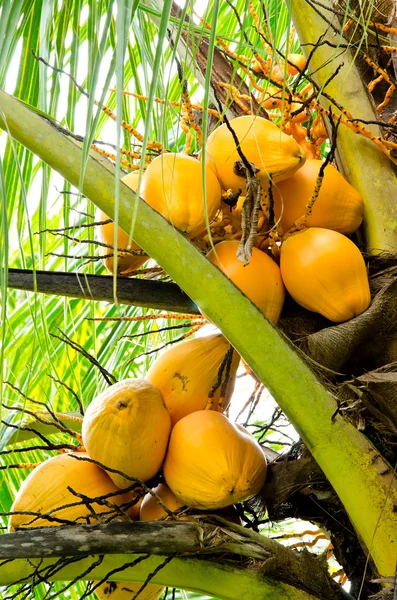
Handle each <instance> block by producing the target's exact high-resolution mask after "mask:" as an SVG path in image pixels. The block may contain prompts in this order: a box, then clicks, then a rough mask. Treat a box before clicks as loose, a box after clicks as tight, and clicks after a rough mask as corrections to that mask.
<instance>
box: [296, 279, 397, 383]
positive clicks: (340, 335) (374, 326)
mask: <svg viewBox="0 0 397 600" xmlns="http://www.w3.org/2000/svg"><path fill="white" fill-rule="evenodd" d="M376 336H380V337H383V338H387V340H388V341H389V342H390V343H391V345H390V343H389V344H387V346H388V348H389V354H388V359H389V360H390V358H391V359H392V361H394V360H397V353H396V355H395V356H394V343H395V341H396V336H397V278H396V279H394V278H393V279H392V281H391V282H390V279H389V283H388V284H386V285H385V286H384V287H383V288H382V289H381V290H380V291H379V292H378V293H377V294H376V296H375V298H374V300H373V302H372V304H371V306H370V308H369V309H368V310H366V311H365V312H364V313H363V314H362V315H359V316H358V317H356V318H355V319H351V320H350V321H347V322H346V323H341V324H340V325H334V326H332V327H327V328H324V329H322V330H320V331H318V332H316V333H313V334H311V335H309V336H307V337H306V339H304V340H302V342H301V343H300V344H299V347H300V349H301V350H303V351H304V352H305V354H307V355H308V356H310V357H311V358H312V359H313V360H314V361H316V362H317V363H319V364H320V365H323V366H324V367H326V368H327V369H332V370H333V371H339V372H340V371H341V370H342V368H343V365H345V363H346V362H347V361H348V360H349V359H350V357H351V356H352V355H353V353H355V352H357V350H358V349H360V350H362V349H363V347H364V346H365V345H366V344H368V343H370V344H373V342H374V339H375V338H376ZM383 344H384V341H382V347H383ZM395 349H396V350H397V348H395ZM390 352H391V353H392V355H391V356H390ZM385 362H386V361H384V363H383V364H385Z"/></svg>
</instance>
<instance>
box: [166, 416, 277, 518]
mask: <svg viewBox="0 0 397 600" xmlns="http://www.w3.org/2000/svg"><path fill="white" fill-rule="evenodd" d="M164 477H165V480H166V482H167V484H168V486H169V487H170V488H171V490H172V491H173V492H174V494H175V496H176V497H177V498H178V499H179V500H181V501H182V502H183V503H184V504H186V505H187V506H189V507H191V508H198V509H201V510H206V509H217V508H222V507H224V506H229V505H231V504H235V503H237V502H242V501H243V500H247V499H248V498H251V497H252V496H255V495H256V494H257V493H258V492H259V491H260V490H261V489H262V486H263V484H264V482H265V479H266V458H265V455H264V453H263V452H262V449H261V447H260V446H259V444H258V443H257V441H256V440H255V438H254V437H253V436H252V435H251V434H250V433H248V431H246V430H245V429H244V428H243V427H241V426H237V425H235V424H234V423H232V422H231V421H229V419H227V417H225V416H224V415H222V414H221V413H219V412H214V411H210V410H201V411H197V412H194V413H191V414H190V415H188V416H187V417H184V418H183V419H181V420H180V421H178V423H177V424H176V425H175V427H174V428H173V430H172V433H171V437H170V443H169V446H168V451H167V456H166V459H165V462H164Z"/></svg>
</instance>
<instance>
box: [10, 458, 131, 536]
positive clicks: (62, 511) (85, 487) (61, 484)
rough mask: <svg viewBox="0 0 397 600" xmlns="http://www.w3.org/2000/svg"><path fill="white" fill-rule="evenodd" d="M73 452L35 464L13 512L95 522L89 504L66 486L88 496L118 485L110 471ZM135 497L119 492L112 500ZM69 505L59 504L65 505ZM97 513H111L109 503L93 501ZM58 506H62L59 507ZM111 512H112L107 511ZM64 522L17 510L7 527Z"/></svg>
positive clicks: (123, 501) (113, 488) (113, 490)
mask: <svg viewBox="0 0 397 600" xmlns="http://www.w3.org/2000/svg"><path fill="white" fill-rule="evenodd" d="M73 456H74V455H73V454H59V455H58V456H53V457H52V458H49V459H47V460H46V461H44V462H43V463H42V464H41V465H39V466H38V467H36V468H35V469H34V470H33V471H32V472H31V473H30V474H29V475H28V477H27V478H26V479H25V481H24V482H23V483H22V485H21V487H20V488H19V491H18V493H17V496H16V498H15V500H14V503H13V505H12V507H11V512H34V513H40V514H43V515H44V514H47V513H49V512H51V515H50V516H51V517H55V518H56V519H61V520H62V519H63V520H67V521H73V522H77V523H79V524H84V523H87V522H91V523H94V522H95V521H96V520H97V519H96V518H95V516H94V515H93V514H92V513H91V511H90V510H89V508H88V506H86V505H85V504H84V503H83V502H81V500H80V499H79V498H78V497H77V496H75V495H74V494H72V492H70V491H69V490H68V489H67V488H68V487H70V488H72V489H73V490H74V491H75V492H77V493H79V494H84V495H85V496H88V498H98V497H99V496H105V495H106V494H111V493H114V492H117V491H118V489H117V487H116V486H115V484H114V483H113V481H112V480H111V479H110V477H108V475H107V474H106V473H105V471H103V470H102V469H101V468H100V467H98V466H97V465H95V464H93V463H91V462H89V461H86V460H78V459H76V458H73ZM77 456H79V457H83V458H84V457H87V454H85V453H79V454H77ZM131 499H132V495H131V493H126V494H116V495H114V496H111V497H110V498H109V500H111V502H112V503H114V504H117V506H121V505H122V504H125V503H127V502H130V501H131ZM67 504H68V505H74V506H69V507H68V508H60V507H62V506H65V505H67ZM91 506H92V508H93V510H94V511H95V513H97V514H98V519H100V514H101V513H103V512H106V513H108V512H109V511H110V509H109V507H108V506H106V505H104V504H98V503H96V502H92V504H91ZM58 508H59V509H58ZM108 516H109V515H108ZM52 525H62V521H56V520H50V519H47V518H45V517H38V518H37V519H36V518H35V516H34V515H22V514H19V515H18V514H15V515H12V516H11V517H10V520H9V522H8V530H9V531H15V530H16V529H19V528H21V527H24V528H26V527H47V526H52Z"/></svg>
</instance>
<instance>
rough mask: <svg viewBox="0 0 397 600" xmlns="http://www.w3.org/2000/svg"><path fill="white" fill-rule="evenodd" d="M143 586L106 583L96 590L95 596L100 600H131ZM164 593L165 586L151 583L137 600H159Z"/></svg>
mask: <svg viewBox="0 0 397 600" xmlns="http://www.w3.org/2000/svg"><path fill="white" fill-rule="evenodd" d="M93 583H94V584H95V583H96V582H95V581H94V582H93ZM142 585H143V584H142V583H132V582H131V581H106V582H105V583H102V584H101V585H99V586H98V587H97V588H95V594H96V596H97V598H98V600H131V599H132V598H135V594H136V593H137V592H138V591H139V590H140V588H141V587H142ZM163 591H164V587H163V586H161V585H154V584H152V583H149V584H148V585H147V586H145V588H144V589H143V590H142V592H141V593H140V594H139V595H138V596H137V597H136V600H158V599H159V598H160V596H161V594H162V593H163Z"/></svg>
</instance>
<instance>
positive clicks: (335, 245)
mask: <svg viewBox="0 0 397 600" xmlns="http://www.w3.org/2000/svg"><path fill="white" fill-rule="evenodd" d="M280 268H281V275H282V278H283V281H284V283H285V287H286V288H287V290H288V292H289V293H290V294H291V296H292V297H293V298H294V300H296V302H298V303H299V304H300V305H301V306H303V307H304V308H307V309H308V310H311V311H314V312H318V313H320V314H322V315H324V317H326V318H327V319H329V320H330V321H334V322H335V323H341V322H343V321H348V320H349V319H352V318H353V317H357V315H360V314H361V313H363V312H364V311H365V310H366V309H367V308H368V307H369V305H370V303H371V294H370V290H369V283H368V276H367V270H366V267H365V262H364V259H363V257H362V255H361V253H360V251H359V249H358V248H357V246H355V244H353V242H352V241H351V240H349V239H348V238H347V237H345V236H344V235H342V234H341V233H337V232H336V231H331V230H330V229H320V228H318V227H311V228H309V229H306V230H305V231H301V232H299V233H296V234H294V235H292V236H290V237H289V238H287V240H286V241H285V242H284V243H283V245H282V247H281V258H280Z"/></svg>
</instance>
